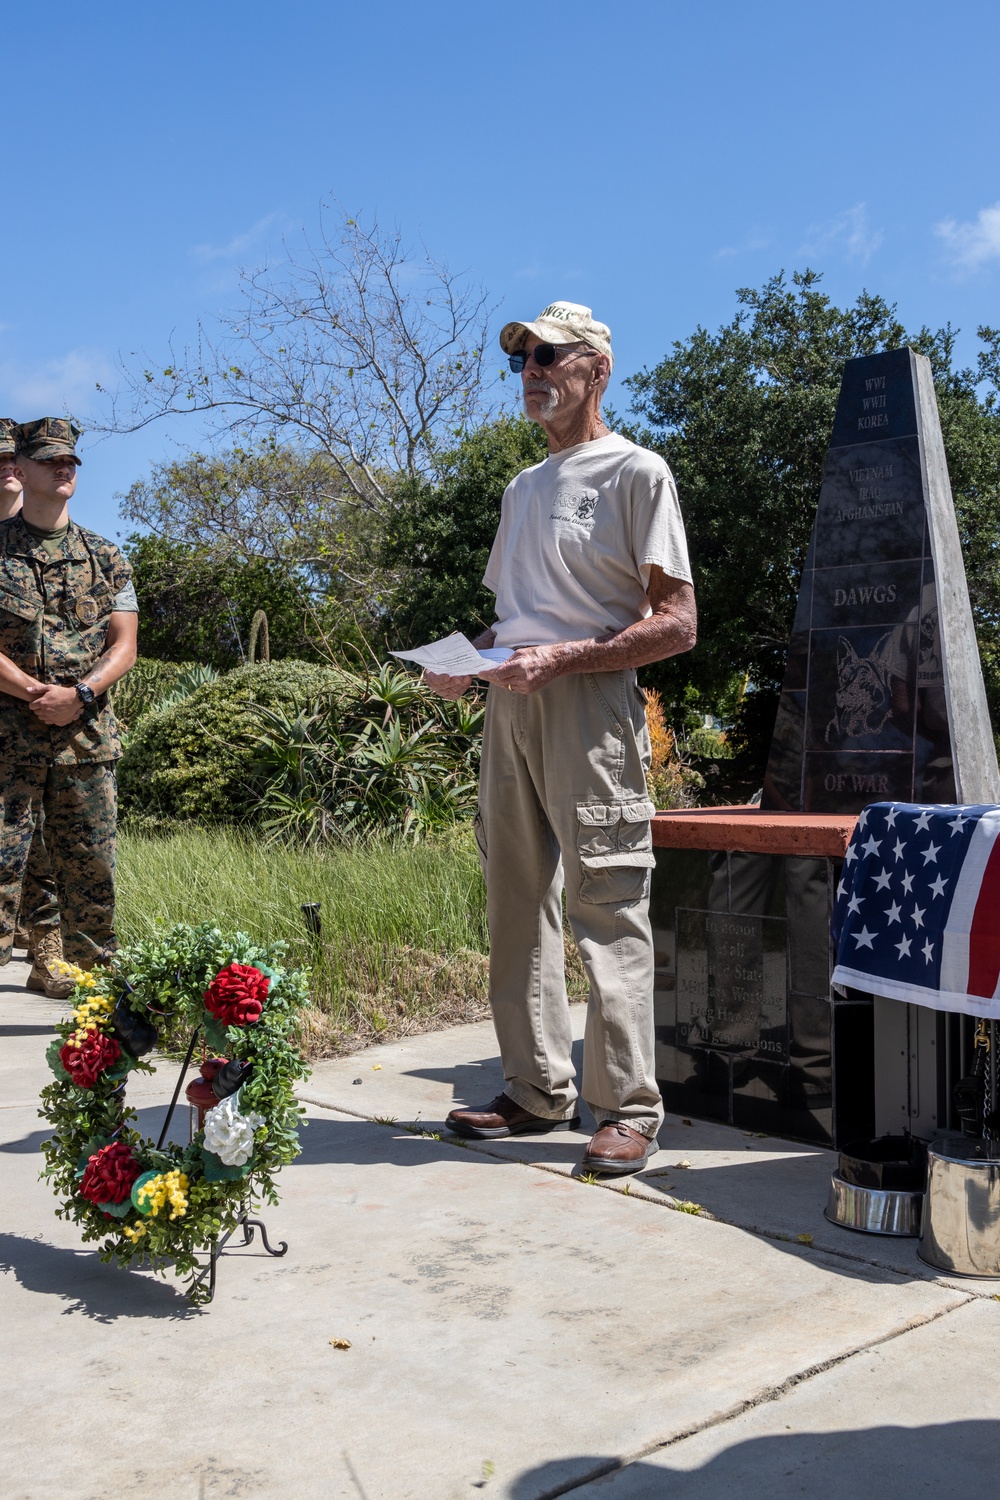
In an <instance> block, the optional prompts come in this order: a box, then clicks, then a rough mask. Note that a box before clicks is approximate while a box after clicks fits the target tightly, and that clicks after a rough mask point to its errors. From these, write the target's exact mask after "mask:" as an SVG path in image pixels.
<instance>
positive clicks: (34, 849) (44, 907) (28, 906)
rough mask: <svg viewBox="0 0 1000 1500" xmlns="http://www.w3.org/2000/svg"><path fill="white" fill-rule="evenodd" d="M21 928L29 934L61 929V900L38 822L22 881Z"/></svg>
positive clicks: (40, 823) (39, 822) (40, 825)
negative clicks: (41, 928)
mask: <svg viewBox="0 0 1000 1500" xmlns="http://www.w3.org/2000/svg"><path fill="white" fill-rule="evenodd" d="M21 926H22V927H23V928H24V929H25V930H26V931H27V932H28V933H29V935H30V933H32V932H33V931H34V930H35V929H36V928H37V927H58V926H59V900H58V897H57V896H56V883H55V880H54V878H53V875H52V865H51V863H50V862H49V855H48V850H47V849H46V847H45V839H44V836H43V834H42V822H41V819H39V821H38V823H37V824H36V826H35V834H34V837H33V838H32V840H31V850H30V852H29V854H28V863H27V864H26V865H25V867H24V880H23V881H22V882H21Z"/></svg>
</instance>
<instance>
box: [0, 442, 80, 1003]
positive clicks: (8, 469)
mask: <svg viewBox="0 0 1000 1500" xmlns="http://www.w3.org/2000/svg"><path fill="white" fill-rule="evenodd" d="M16 433H17V423H16V422H15V421H14V419H13V417H0V521H9V520H10V518H11V516H15V515H17V512H18V511H19V510H20V509H21V481H20V479H19V478H18V477H17V464H16V461H15V457H14V454H15V449H16V442H15V438H16ZM14 947H15V948H23V949H25V951H26V952H27V954H28V957H29V958H31V959H33V965H32V972H31V975H30V976H29V979H28V988H29V989H32V990H44V989H45V988H46V981H45V979H44V978H43V975H42V973H41V972H40V969H39V963H40V962H41V963H42V964H45V965H46V966H47V965H48V964H50V963H51V962H52V961H53V960H54V959H58V958H62V939H61V937H60V934H59V903H58V901H57V899H56V886H55V881H54V880H53V878H52V870H51V867H50V865H49V858H48V855H47V854H46V852H45V842H44V839H43V837H42V831H41V828H38V829H36V831H35V836H34V838H33V839H32V841H31V852H30V854H29V855H28V863H27V866H26V868H25V872H24V882H23V885H22V887H21V910H20V913H19V916H18V922H17V929H16V931H15V933H14ZM45 972H46V974H47V973H48V968H47V967H46V970H45ZM53 987H54V988H57V989H58V992H59V994H60V995H61V996H65V995H68V994H69V992H70V989H71V988H72V986H70V985H68V984H67V983H66V982H65V981H61V982H60V981H55V982H54V983H53V981H52V979H51V975H50V976H49V989H50V991H51V989H52V988H53Z"/></svg>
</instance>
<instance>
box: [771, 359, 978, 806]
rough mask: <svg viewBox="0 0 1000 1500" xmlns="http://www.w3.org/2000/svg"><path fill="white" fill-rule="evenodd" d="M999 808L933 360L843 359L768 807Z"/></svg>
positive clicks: (781, 709) (776, 738)
mask: <svg viewBox="0 0 1000 1500" xmlns="http://www.w3.org/2000/svg"><path fill="white" fill-rule="evenodd" d="M887 799H892V800H896V801H904V802H964V803H972V802H995V801H1000V774H998V770H997V758H996V750H995V747H994V741H993V735H992V730H991V726H990V719H989V713H988V711H987V706H986V695H985V692H984V689H983V679H982V671H981V668H980V663H979V653H978V650H977V647H976V638H975V631H974V628H973V622H972V611H971V607H970V604H969V591H968V587H967V584H966V579H965V568H964V565H963V562H962V551H961V545H960V542H959V536H958V527H957V524H956V520H955V508H954V503H953V501H952V495H951V485H950V483H949V479H948V469H947V464H946V461H945V454H944V443H943V440H942V437H941V424H940V421H939V418H938V410H937V401H936V399H935V394H934V383H933V379H932V375H931V366H930V361H929V360H927V359H926V358H925V357H924V356H923V355H920V354H916V353H915V352H914V351H913V350H912V349H895V350H892V351H891V352H889V353H886V354H873V355H870V356H868V357H867V358H864V359H852V360H848V361H847V363H846V365H845V367H844V377H843V381H842V383H841V387H840V396H839V399H838V402H837V412H836V417H835V419H834V424H833V435H832V438H831V442H830V449H829V452H828V454H827V458H826V465H825V469H824V474H823V485H822V489H821V491H820V499H819V508H818V511H817V514H816V521H815V525H814V527H813V534H812V540H811V542H810V545H809V551H808V554H807V557H806V563H805V568H804V570H803V575H802V584H801V588H800V591H799V598H798V606H797V608H796V612H795V624H794V628H793V632H792V638H791V642H790V645H789V649H788V660H787V665H786V670H785V680H784V684H783V687H782V692H781V700H780V706H779V710H778V717H777V722H776V724H775V730H774V739H773V741H772V745H771V753H770V757H769V760H768V767H767V775H766V778H765V782H764V791H763V797H762V803H761V805H762V808H763V809H766V810H769V811H786V812H805V813H810V812H816V813H850V812H858V811H860V809H861V808H862V807H864V805H865V804H866V803H868V802H877V801H882V800H887Z"/></svg>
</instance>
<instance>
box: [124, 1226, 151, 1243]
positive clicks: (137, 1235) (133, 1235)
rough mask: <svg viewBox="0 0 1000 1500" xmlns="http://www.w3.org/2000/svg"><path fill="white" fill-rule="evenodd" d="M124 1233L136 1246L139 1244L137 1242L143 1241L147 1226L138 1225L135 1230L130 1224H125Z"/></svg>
mask: <svg viewBox="0 0 1000 1500" xmlns="http://www.w3.org/2000/svg"><path fill="white" fill-rule="evenodd" d="M122 1233H123V1234H124V1235H126V1236H127V1237H128V1238H129V1239H130V1240H131V1241H132V1243H133V1245H134V1244H136V1243H137V1241H139V1240H141V1239H142V1237H143V1235H144V1234H145V1233H146V1226H145V1224H137V1225H136V1226H135V1228H134V1229H133V1228H132V1226H131V1225H130V1224H123V1225H122Z"/></svg>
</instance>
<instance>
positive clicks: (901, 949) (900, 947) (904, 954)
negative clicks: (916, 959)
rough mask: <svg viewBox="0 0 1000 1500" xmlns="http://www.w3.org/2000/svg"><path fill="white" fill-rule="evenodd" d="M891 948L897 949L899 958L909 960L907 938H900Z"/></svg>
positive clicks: (908, 941)
mask: <svg viewBox="0 0 1000 1500" xmlns="http://www.w3.org/2000/svg"><path fill="white" fill-rule="evenodd" d="M893 947H894V948H895V949H897V951H898V953H899V956H900V958H909V956H910V939H909V938H908V937H904V938H900V940H899V942H898V943H893Z"/></svg>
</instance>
